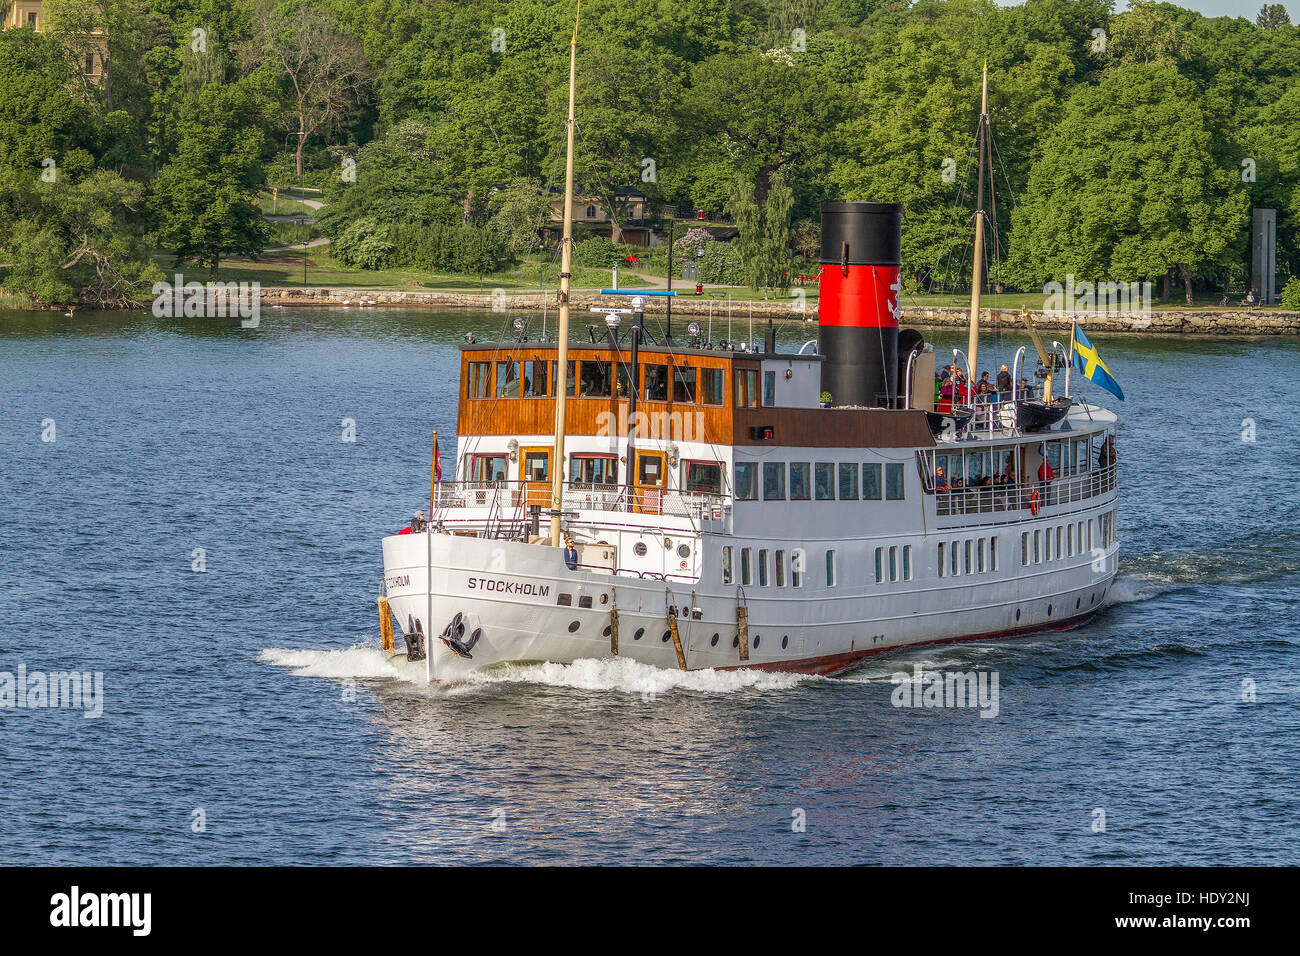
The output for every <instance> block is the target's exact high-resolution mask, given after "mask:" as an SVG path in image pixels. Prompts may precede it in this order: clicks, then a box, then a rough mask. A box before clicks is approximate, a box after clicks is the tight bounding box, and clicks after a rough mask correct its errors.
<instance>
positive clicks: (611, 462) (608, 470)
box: [569, 455, 618, 485]
mask: <svg viewBox="0 0 1300 956" xmlns="http://www.w3.org/2000/svg"><path fill="white" fill-rule="evenodd" d="M569 481H571V482H574V483H575V484H584V485H616V484H618V459H617V458H616V457H614V456H613V455H574V456H573V457H572V458H570V459H569Z"/></svg>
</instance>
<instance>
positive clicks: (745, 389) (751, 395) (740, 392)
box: [735, 368, 758, 408]
mask: <svg viewBox="0 0 1300 956" xmlns="http://www.w3.org/2000/svg"><path fill="white" fill-rule="evenodd" d="M735 376H736V407H737V408H757V407H758V369H756V368H738V369H736V372H735Z"/></svg>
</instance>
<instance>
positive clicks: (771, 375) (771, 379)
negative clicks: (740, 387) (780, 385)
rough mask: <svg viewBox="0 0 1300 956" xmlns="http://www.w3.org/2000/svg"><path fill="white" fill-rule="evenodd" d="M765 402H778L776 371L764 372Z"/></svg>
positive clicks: (770, 404) (773, 403) (766, 403)
mask: <svg viewBox="0 0 1300 956" xmlns="http://www.w3.org/2000/svg"><path fill="white" fill-rule="evenodd" d="M763 404H764V405H768V406H772V405H775V404H776V372H764V373H763Z"/></svg>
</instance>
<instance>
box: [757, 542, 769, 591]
mask: <svg viewBox="0 0 1300 956" xmlns="http://www.w3.org/2000/svg"><path fill="white" fill-rule="evenodd" d="M758 586H759V587H760V588H765V587H767V549H766V548H759V549H758Z"/></svg>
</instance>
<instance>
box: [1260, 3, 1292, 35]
mask: <svg viewBox="0 0 1300 956" xmlns="http://www.w3.org/2000/svg"><path fill="white" fill-rule="evenodd" d="M1255 23H1257V24H1258V25H1259V26H1261V27H1263V28H1264V29H1265V30H1276V29H1278V28H1279V27H1289V26H1290V25H1291V18H1290V17H1289V16H1287V12H1286V7H1284V6H1282V4H1280V3H1266V4H1264V5H1263V6H1262V7H1260V8H1259V16H1257V17H1256V18H1255Z"/></svg>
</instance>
